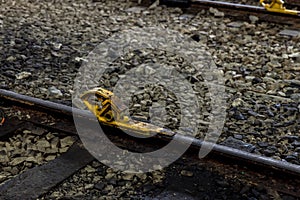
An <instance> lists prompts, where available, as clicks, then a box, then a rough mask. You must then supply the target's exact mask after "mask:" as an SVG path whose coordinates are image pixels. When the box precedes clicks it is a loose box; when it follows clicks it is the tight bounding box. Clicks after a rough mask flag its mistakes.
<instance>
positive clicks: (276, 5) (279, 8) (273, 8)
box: [260, 0, 300, 15]
mask: <svg viewBox="0 0 300 200" xmlns="http://www.w3.org/2000/svg"><path fill="white" fill-rule="evenodd" d="M260 4H261V5H262V6H263V7H265V9H266V10H268V11H270V12H278V13H284V14H290V15H299V14H300V12H299V11H296V10H288V9H286V8H285V7H284V6H283V5H284V1H283V0H272V2H271V3H270V4H267V3H265V0H260Z"/></svg>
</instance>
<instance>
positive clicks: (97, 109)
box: [81, 87, 175, 136]
mask: <svg viewBox="0 0 300 200" xmlns="http://www.w3.org/2000/svg"><path fill="white" fill-rule="evenodd" d="M81 99H82V100H83V102H84V104H85V105H86V106H87V108H88V109H89V110H90V111H91V112H92V113H93V114H94V115H95V116H96V117H97V119H98V121H99V122H100V123H102V124H103V125H107V126H112V127H116V128H120V129H122V130H125V131H129V132H133V133H136V134H140V135H144V136H153V135H155V134H163V135H167V136H174V135H175V133H174V132H173V131H171V130H169V129H165V128H161V127H158V126H155V125H153V124H150V123H145V122H141V121H138V120H134V119H132V118H130V116H127V115H126V113H125V111H126V110H127V109H128V108H127V107H126V106H125V105H124V104H123V102H122V101H121V100H120V99H119V98H118V97H117V96H115V95H114V94H113V93H112V92H111V91H109V90H106V89H103V88H100V87H99V88H94V89H92V90H89V91H87V92H85V93H84V94H82V95H81Z"/></svg>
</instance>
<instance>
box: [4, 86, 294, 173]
mask: <svg viewBox="0 0 300 200" xmlns="http://www.w3.org/2000/svg"><path fill="white" fill-rule="evenodd" d="M0 101H6V102H10V103H12V104H14V105H15V104H18V105H20V106H25V107H29V108H30V109H33V110H41V109H42V110H44V111H46V112H47V113H49V112H50V113H53V114H58V115H64V116H69V117H70V116H73V115H76V116H80V117H82V118H84V119H87V120H95V119H96V118H95V117H94V115H92V114H91V113H90V112H89V111H84V110H80V109H77V108H72V107H70V106H66V105H62V104H58V103H54V102H50V101H47V100H42V99H38V98H34V97H29V96H25V95H21V94H17V93H15V92H12V91H7V90H3V89H0ZM108 134H109V133H108ZM121 137H123V136H121ZM174 137H176V139H177V140H178V141H180V142H182V143H189V144H190V143H192V145H191V147H190V149H191V150H193V151H194V150H195V149H197V150H199V148H201V147H202V146H203V143H204V142H203V141H201V140H199V139H196V138H193V137H189V136H184V135H180V134H176V135H175V136H174ZM156 139H160V140H164V141H167V142H169V141H171V140H172V139H173V138H170V137H166V136H163V135H158V137H157V138H156ZM211 154H214V155H217V156H220V157H223V158H225V160H226V159H227V158H228V159H232V160H235V161H240V162H241V163H244V164H246V165H247V166H254V167H258V168H264V169H266V170H270V171H273V172H274V171H275V172H280V173H283V174H286V175H292V176H293V177H300V165H296V164H292V163H289V162H284V161H280V160H275V159H272V158H269V157H265V156H261V155H258V154H253V153H248V152H245V151H242V150H239V149H234V148H231V147H227V146H224V145H219V144H215V145H214V147H213V149H212V152H211V153H210V154H209V155H211Z"/></svg>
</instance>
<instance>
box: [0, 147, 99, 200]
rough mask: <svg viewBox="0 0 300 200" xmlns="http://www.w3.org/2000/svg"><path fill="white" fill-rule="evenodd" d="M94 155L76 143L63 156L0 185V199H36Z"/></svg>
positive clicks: (91, 159)
mask: <svg viewBox="0 0 300 200" xmlns="http://www.w3.org/2000/svg"><path fill="white" fill-rule="evenodd" d="M93 159H94V158H93V156H91V154H90V153H89V152H88V151H87V150H85V149H84V148H83V147H82V146H80V145H78V144H75V145H73V146H72V147H71V148H70V149H69V151H68V152H66V153H65V154H63V155H62V156H60V157H58V158H56V159H55V160H52V161H50V162H48V163H47V164H44V165H41V166H38V167H35V168H32V169H29V170H28V171H26V172H24V173H23V174H20V175H18V176H16V177H14V178H12V179H11V180H8V181H7V182H5V183H3V184H2V185H1V186H0V199H3V200H14V199H16V200H19V199H24V200H25V199H36V198H38V197H39V196H40V195H42V194H45V193H46V192H48V191H49V190H50V189H51V188H53V187H54V186H56V185H57V184H59V183H60V182H62V181H63V180H65V179H66V178H68V177H69V176H71V175H72V174H74V173H75V172H76V171H78V170H79V169H81V168H82V167H84V166H86V165H87V164H88V163H90V162H91V161H93Z"/></svg>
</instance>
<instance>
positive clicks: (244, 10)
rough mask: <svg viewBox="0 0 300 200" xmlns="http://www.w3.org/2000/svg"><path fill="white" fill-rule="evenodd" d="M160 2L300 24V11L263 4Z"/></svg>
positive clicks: (204, 0)
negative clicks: (276, 9)
mask: <svg viewBox="0 0 300 200" xmlns="http://www.w3.org/2000/svg"><path fill="white" fill-rule="evenodd" d="M160 3H161V4H162V5H166V6H176V7H181V8H184V9H187V11H190V12H192V13H194V12H198V11H199V10H203V9H205V10H208V9H209V8H211V7H212V8H217V9H218V10H219V11H222V12H224V13H225V15H226V16H231V17H238V19H239V20H241V19H242V20H249V15H254V16H258V17H259V20H260V21H266V22H273V23H281V24H288V25H293V26H295V27H298V26H299V24H300V12H298V15H291V14H287V13H279V12H270V11H268V10H266V9H265V8H264V7H262V6H261V7H260V6H252V5H245V4H236V3H229V2H222V1H212V0H161V2H160Z"/></svg>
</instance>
